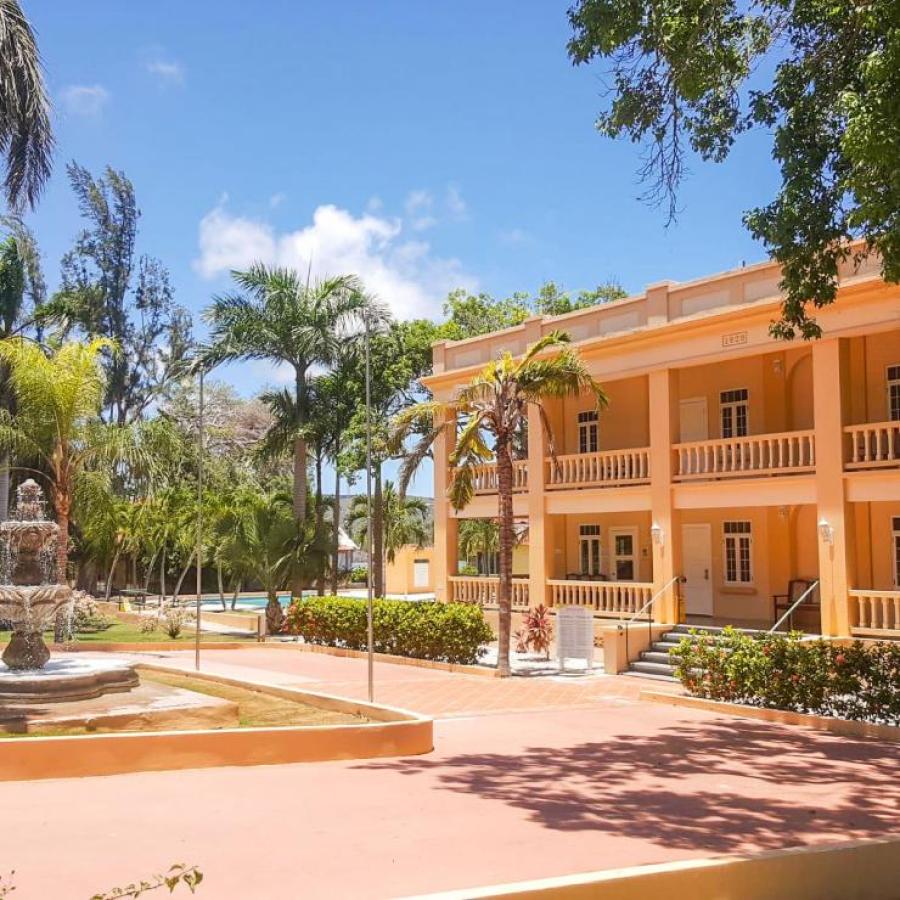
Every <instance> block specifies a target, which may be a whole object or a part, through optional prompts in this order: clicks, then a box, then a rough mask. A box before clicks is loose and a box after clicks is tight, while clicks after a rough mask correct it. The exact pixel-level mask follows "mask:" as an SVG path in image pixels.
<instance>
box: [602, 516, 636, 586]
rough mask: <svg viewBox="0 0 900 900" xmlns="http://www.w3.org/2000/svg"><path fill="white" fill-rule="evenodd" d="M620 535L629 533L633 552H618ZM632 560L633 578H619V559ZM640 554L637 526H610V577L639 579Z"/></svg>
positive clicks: (628, 579) (629, 579) (615, 578)
mask: <svg viewBox="0 0 900 900" xmlns="http://www.w3.org/2000/svg"><path fill="white" fill-rule="evenodd" d="M619 535H627V536H628V537H630V538H631V553H629V554H625V555H623V554H619V553H616V538H617V537H618V536H619ZM620 559H621V560H631V572H632V577H631V578H619V572H618V562H619V560H620ZM639 559H640V554H639V553H638V530H637V528H610V529H609V570H610V571H609V577H610V578H611V579H612V580H613V581H639V580H640V579H639V578H638V564H639Z"/></svg>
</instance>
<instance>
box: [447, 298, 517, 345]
mask: <svg viewBox="0 0 900 900" xmlns="http://www.w3.org/2000/svg"><path fill="white" fill-rule="evenodd" d="M444 315H445V316H446V317H447V321H446V323H445V325H444V326H443V328H442V329H441V331H442V332H443V333H442V334H441V335H440V336H441V337H444V338H448V339H450V340H455V341H458V340H462V339H463V338H468V337H475V336H476V335H479V334H487V333H488V332H490V331H500V330H501V329H503V328H511V327H512V326H514V325H521V323H522V322H524V321H525V320H526V319H527V318H528V317H529V316H530V315H531V303H530V301H529V298H528V295H527V294H513V295H512V296H511V297H505V298H503V299H499V300H498V299H497V298H495V297H492V296H491V295H490V294H485V293H481V294H470V293H469V292H468V291H466V290H465V289H463V288H459V289H458V290H455V291H452V292H451V293H450V294H449V295H448V296H447V300H446V301H445V302H444Z"/></svg>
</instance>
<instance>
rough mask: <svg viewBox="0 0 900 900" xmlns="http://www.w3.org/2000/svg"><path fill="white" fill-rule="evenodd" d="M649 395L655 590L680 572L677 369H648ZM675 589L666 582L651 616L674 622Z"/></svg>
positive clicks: (657, 591)
mask: <svg viewBox="0 0 900 900" xmlns="http://www.w3.org/2000/svg"><path fill="white" fill-rule="evenodd" d="M648 377H649V381H650V384H649V396H650V403H649V408H650V504H651V510H652V517H653V527H654V531H655V532H656V534H655V535H654V536H653V540H652V549H653V593H654V594H657V593H659V592H660V591H662V590H663V588H664V586H665V585H667V584H670V582H671V581H672V579H673V578H675V576H676V575H680V574H681V533H680V527H679V521H678V514H677V512H676V510H675V508H674V504H673V502H672V474H673V473H672V466H673V453H672V445H673V444H674V443H676V442H677V439H678V436H677V431H678V373H677V372H676V371H674V370H671V369H663V370H659V371H655V372H651V373H650V375H649V376H648ZM677 598H678V591H677V589H676V586H675V585H672V586H670V587H669V588H668V589H667V590H666V591H665V592H664V593H663V594H662V595H661V596H660V597H659V599H658V600H657V602H656V606H655V611H654V613H655V616H654V617H655V618H656V619H657V620H659V621H663V622H675V621H676V620H677V617H678V602H677Z"/></svg>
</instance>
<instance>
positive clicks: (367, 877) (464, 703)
mask: <svg viewBox="0 0 900 900" xmlns="http://www.w3.org/2000/svg"><path fill="white" fill-rule="evenodd" d="M154 655H156V654H154ZM164 655H165V656H166V657H167V662H173V661H175V662H177V663H178V664H179V665H184V666H185V668H189V667H190V665H192V659H184V658H183V657H184V655H185V654H164ZM188 656H189V654H188ZM213 658H214V659H213ZM204 667H209V669H210V670H211V669H213V668H216V669H218V668H219V667H221V669H222V671H223V672H226V671H227V672H228V673H236V672H237V673H240V672H243V673H245V674H247V675H250V676H252V677H253V678H256V679H265V680H270V681H272V682H273V683H284V684H303V685H304V686H307V687H311V688H313V689H315V690H329V691H331V692H335V693H337V692H341V691H342V692H344V693H345V694H346V695H347V696H358V692H359V691H360V689H363V690H364V687H365V662H364V661H362V660H349V659H337V658H334V657H328V656H321V655H318V654H309V653H299V652H298V653H296V654H294V653H290V652H288V651H284V650H271V649H268V650H267V649H265V648H259V649H256V648H254V649H252V650H241V651H218V652H216V653H209V654H208V656H207V657H204ZM547 680H548V681H549V680H550V679H547ZM543 681H544V680H541V682H542V683H543ZM517 682H521V687H520V686H519V684H518V683H517ZM584 682H585V683H586V684H589V686H588V687H586V688H582V687H581V686H579V685H577V684H575V683H562V684H560V685H558V686H555V687H553V688H551V690H550V691H549V693H546V694H544V695H543V696H541V697H538V695H535V696H534V697H532V699H531V701H526V700H525V699H524V698H525V694H526V693H528V692H530V691H542V690H543V687H542V684H536V680H532V679H515V680H514V681H511V682H509V681H507V682H499V681H496V680H493V679H488V678H479V677H477V676H465V675H454V674H450V673H446V672H440V671H435V670H427V669H414V668H410V667H407V666H388V665H382V666H379V667H378V684H379V699H382V700H384V701H386V702H398V703H399V704H400V705H406V706H412V707H413V708H420V709H421V708H425V707H426V706H432V707H434V708H438V707H439V708H440V709H441V710H442V711H441V712H440V713H439V714H440V715H441V716H445V717H444V718H441V719H440V720H439V721H438V722H437V723H436V732H435V744H436V749H435V752H434V753H432V754H430V755H428V756H423V757H409V758H398V759H386V760H377V761H359V762H333V763H316V764H305V765H293V766H263V767H255V768H234V769H207V770H186V771H181V772H160V773H146V774H135V775H122V776H112V777H106V778H91V779H80V780H75V779H73V780H65V781H46V782H31V783H23V782H19V783H7V784H5V785H4V807H5V809H4V817H3V821H4V823H5V824H4V825H3V827H2V839H3V844H4V860H5V864H6V866H7V868H14V869H15V870H16V883H17V884H18V885H19V893H20V894H21V897H22V900H29V898H38V897H53V898H54V900H56V898H60V900H68V898H73V900H74V898H77V900H83V898H86V897H89V896H91V894H92V893H93V892H96V891H99V890H101V889H108V888H110V887H112V886H113V885H116V884H124V883H127V882H130V881H133V880H135V879H138V878H140V877H142V876H146V875H148V874H150V873H152V872H156V871H162V870H164V869H166V868H167V867H168V866H169V865H170V864H171V863H173V862H186V863H196V864H197V865H199V866H200V868H201V869H202V871H203V872H204V874H205V876H206V879H205V881H204V883H203V885H202V886H201V888H200V890H199V891H198V898H206V900H231V898H235V900H237V898H240V900H247V898H266V900H280V898H296V897H298V896H303V897H312V898H318V897H322V898H325V897H328V898H335V897H337V898H343V897H352V898H357V897H360V898H366V897H379V898H380V897H397V896H405V895H410V894H416V893H421V892H426V891H436V890H445V889H451V888H465V887H469V886H474V885H480V884H492V883H500V882H506V881H518V880H522V879H527V878H539V877H548V876H552V875H562V874H566V873H575V872H583V871H590V870H595V869H603V868H614V867H620V866H628V865H642V864H648V863H656V862H664V861H668V860H676V859H685V858H691V857H701V856H710V855H716V854H727V853H743V852H752V851H755V850H762V849H774V848H782V847H789V846H798V845H809V844H819V843H822V842H838V841H844V840H849V839H853V838H863V837H874V836H878V835H883V834H885V833H887V832H889V831H891V830H896V829H897V827H898V822H900V783H898V781H897V778H896V772H897V766H898V763H900V748H898V747H897V746H896V745H888V744H881V743H878V742H874V741H854V740H848V739H846V738H838V737H835V736H833V735H829V734H820V733H815V732H812V731H806V730H804V729H799V728H788V727H784V726H776V725H769V724H766V723H760V722H754V721H749V720H745V719H737V718H732V717H727V716H721V715H715V714H712V713H708V712H705V711H699V710H689V709H678V708H674V707H671V706H663V705H656V704H650V703H646V702H643V701H638V700H636V699H635V691H636V689H637V687H639V686H640V682H639V681H636V680H635V679H623V678H593V679H584ZM621 682H624V684H621ZM592 685H598V686H600V687H591V686H592ZM635 685H636V686H635ZM590 690H595V691H598V693H594V694H593V695H591V694H588V693H585V691H590ZM520 691H522V692H523V693H520ZM479 698H480V699H479ZM526 702H527V703H528V704H529V705H528V707H527V710H526V711H523V712H516V711H514V710H515V709H516V708H517V707H518V706H520V705H521V704H523V703H526ZM416 704H419V705H418V706H416ZM554 704H555V705H554ZM16 896H19V894H17V895H16Z"/></svg>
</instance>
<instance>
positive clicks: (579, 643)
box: [556, 606, 594, 672]
mask: <svg viewBox="0 0 900 900" xmlns="http://www.w3.org/2000/svg"><path fill="white" fill-rule="evenodd" d="M556 652H557V655H558V656H559V668H560V670H561V671H563V672H564V671H565V670H566V660H568V659H579V660H584V664H585V668H586V669H588V670H590V669H591V668H593V665H594V616H593V614H592V613H591V611H590V610H589V609H586V608H585V607H583V606H562V607H560V608H559V609H557V611H556Z"/></svg>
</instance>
